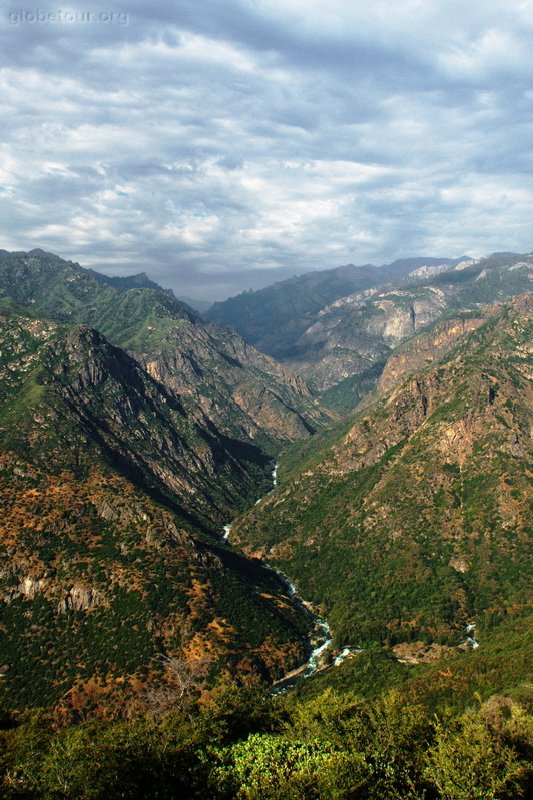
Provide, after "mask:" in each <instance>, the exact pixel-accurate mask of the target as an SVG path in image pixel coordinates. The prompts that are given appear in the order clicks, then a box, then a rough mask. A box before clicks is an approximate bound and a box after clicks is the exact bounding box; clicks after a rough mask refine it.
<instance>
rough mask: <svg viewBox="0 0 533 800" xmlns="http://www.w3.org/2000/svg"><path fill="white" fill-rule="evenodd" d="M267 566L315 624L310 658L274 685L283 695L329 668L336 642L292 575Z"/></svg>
mask: <svg viewBox="0 0 533 800" xmlns="http://www.w3.org/2000/svg"><path fill="white" fill-rule="evenodd" d="M277 485H278V464H277V462H276V463H275V464H274V468H273V470H272V489H271V491H273V490H274V489H275V488H276V486H277ZM261 500H263V498H262V497H260V498H259V499H258V500H256V502H255V505H258V504H259V503H260V502H261ZM230 533H231V524H227V525H224V527H223V529H222V540H223V541H224V542H227V541H228V537H229V535H230ZM263 566H264V568H265V569H268V570H270V571H271V572H275V573H276V575H277V576H278V578H279V579H280V580H281V582H282V583H283V584H284V586H285V588H286V590H287V594H288V596H289V597H290V598H291V600H292V601H293V602H294V603H295V604H296V605H298V606H299V607H300V608H301V609H302V611H304V612H305V613H306V614H307V615H308V616H309V617H310V618H311V619H312V620H313V623H314V626H315V627H314V631H313V633H312V634H311V636H310V645H311V647H312V650H311V653H310V655H309V658H308V659H307V661H306V662H305V663H304V664H301V665H300V666H299V667H297V668H296V669H293V670H291V671H290V672H288V673H287V674H286V675H285V676H284V677H283V678H280V679H279V680H277V681H275V683H274V684H273V694H276V695H277V694H283V693H284V692H287V691H289V689H292V688H293V687H294V686H296V684H297V683H299V682H300V681H302V680H303V679H304V678H308V677H309V676H310V675H314V674H315V672H317V671H319V670H322V669H325V668H326V666H325V665H323V664H322V656H323V654H324V653H325V652H326V650H328V649H329V648H330V647H331V646H332V644H333V639H332V638H331V630H330V627H329V623H328V621H327V620H325V619H322V617H319V616H318V615H317V614H315V613H314V611H312V609H311V608H310V606H309V603H306V602H305V601H304V600H302V599H301V597H300V596H299V594H298V590H297V588H296V586H295V585H294V583H293V582H292V581H291V580H290V578H288V577H287V576H286V575H284V574H283V572H281V571H280V570H279V569H275V567H271V566H270V565H269V564H266V563H265V562H263ZM358 652H361V648H360V647H345V648H344V649H343V650H342V651H341V652H340V653H338V654H337V656H336V657H335V659H334V660H333V662H332V664H330V665H329V666H335V667H338V666H339V665H340V664H342V662H343V661H345V660H346V659H347V658H349V657H350V656H352V655H353V654H354V653H358Z"/></svg>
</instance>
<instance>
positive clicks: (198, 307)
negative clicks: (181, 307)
mask: <svg viewBox="0 0 533 800" xmlns="http://www.w3.org/2000/svg"><path fill="white" fill-rule="evenodd" d="M179 299H180V300H181V302H182V303H186V304H187V305H188V306H190V307H191V308H194V310H195V311H198V312H199V313H200V314H205V312H206V311H207V309H208V308H211V306H212V305H213V303H210V302H209V300H197V299H196V298H195V297H187V296H183V297H180V298H179Z"/></svg>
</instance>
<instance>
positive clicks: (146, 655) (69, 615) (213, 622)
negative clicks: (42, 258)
mask: <svg viewBox="0 0 533 800" xmlns="http://www.w3.org/2000/svg"><path fill="white" fill-rule="evenodd" d="M0 453H1V455H0V496H1V504H2V517H1V520H0V539H1V545H2V546H1V549H0V553H1V556H0V559H1V561H0V606H1V611H2V613H1V620H0V624H1V626H2V630H1V632H2V636H1V638H0V664H1V665H2V670H1V671H2V689H3V697H4V703H5V705H7V706H8V707H18V708H23V707H24V706H27V705H34V706H35V705H37V706H38V705H43V704H47V705H48V704H59V705H62V706H63V707H67V708H70V709H71V710H72V711H73V713H75V712H77V711H81V710H82V709H85V710H87V709H90V708H93V709H94V708H98V707H99V706H100V705H101V704H104V705H109V704H111V705H112V704H113V702H114V703H115V704H117V703H118V705H119V706H124V707H126V706H127V705H128V703H129V704H133V706H134V705H135V703H137V704H138V707H140V708H142V707H143V703H144V702H145V701H146V698H147V697H148V694H149V687H150V686H153V685H159V686H161V685H163V686H164V685H168V686H170V687H172V681H173V680H174V679H175V677H176V676H175V675H174V673H172V672H169V671H168V670H167V669H166V668H165V664H166V663H168V662H166V661H165V659H167V658H170V659H178V660H179V661H180V663H184V664H186V663H187V664H189V665H196V666H197V667H198V669H201V670H203V673H204V677H205V676H206V675H207V676H208V678H209V680H211V682H213V681H216V680H217V679H220V677H221V676H223V675H224V674H226V675H228V676H229V675H235V674H237V675H239V674H240V675H244V674H247V673H250V672H254V671H255V672H259V673H261V674H263V675H264V676H269V677H271V678H273V677H276V676H277V675H279V674H280V673H282V672H283V671H285V670H286V669H287V668H288V667H290V666H294V665H295V664H298V663H300V662H301V661H302V659H303V657H304V654H305V652H306V647H307V635H308V632H309V627H310V622H309V619H308V617H307V616H306V615H305V614H303V613H302V611H301V609H300V608H299V607H297V606H295V605H294V604H293V603H292V601H291V599H290V597H289V596H288V594H287V588H286V586H285V585H284V584H283V583H282V582H281V581H280V580H279V579H278V578H277V576H276V575H275V574H274V573H272V572H270V571H268V570H266V569H264V568H263V567H262V566H261V565H260V564H259V563H257V562H255V561H253V560H250V559H247V558H245V557H243V556H242V555H240V554H239V553H238V552H236V551H235V550H233V549H232V548H229V547H228V546H227V545H225V544H223V543H222V541H221V537H220V535H219V531H220V530H221V528H222V524H223V522H224V521H225V520H227V519H228V518H229V517H231V516H232V515H233V514H235V511H236V510H237V509H238V508H243V507H245V506H246V505H247V504H248V505H249V504H251V503H252V502H253V500H254V499H255V497H256V495H257V492H258V491H261V490H262V489H261V487H262V486H263V487H264V488H266V487H267V486H268V487H269V486H270V485H271V481H270V479H269V477H268V476H269V474H270V472H271V464H270V456H269V455H268V454H265V453H264V452H263V451H261V450H260V449H259V448H258V447H256V446H254V445H252V444H247V443H246V442H243V441H237V440H234V439H232V438H230V437H229V436H227V435H226V434H225V433H224V432H221V431H219V430H218V429H217V428H216V426H215V425H214V424H213V422H212V421H211V420H210V419H209V418H208V417H207V416H206V415H205V414H204V413H203V411H202V410H201V409H200V408H196V409H194V408H193V407H192V406H188V407H186V405H185V404H184V402H183V400H182V398H181V397H180V395H179V394H177V393H176V392H173V391H172V390H170V389H169V388H167V387H166V386H164V385H163V384H162V383H159V382H158V381H157V380H156V379H155V378H153V377H152V376H151V375H150V374H149V373H148V372H147V371H146V370H145V369H144V368H143V367H142V366H141V365H140V364H139V362H137V361H136V360H135V359H133V358H132V357H131V356H130V355H128V353H126V352H125V351H124V350H122V349H120V348H118V347H115V346H114V345H112V344H110V343H109V342H108V341H107V340H106V339H105V338H104V337H103V336H102V335H101V334H100V333H98V332H97V331H96V330H94V329H92V328H88V327H86V326H83V325H81V326H80V325H75V324H67V323H57V322H54V321H51V320H47V319H43V318H41V317H38V316H36V314H35V312H34V310H33V309H32V310H26V309H24V308H23V307H22V306H20V304H18V303H16V302H14V301H12V300H8V299H3V300H2V301H1V302H0Z"/></svg>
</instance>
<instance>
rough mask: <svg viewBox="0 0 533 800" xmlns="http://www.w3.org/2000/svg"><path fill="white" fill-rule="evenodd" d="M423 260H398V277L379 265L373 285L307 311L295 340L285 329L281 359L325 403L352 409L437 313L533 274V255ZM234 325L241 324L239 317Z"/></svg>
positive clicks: (504, 293)
mask: <svg viewBox="0 0 533 800" xmlns="http://www.w3.org/2000/svg"><path fill="white" fill-rule="evenodd" d="M420 261H422V260H420ZM424 262H425V263H423V264H421V263H420V262H418V263H417V264H416V265H415V268H414V269H413V268H412V267H413V262H410V261H403V262H395V265H391V267H395V270H396V274H395V275H391V271H390V269H389V271H388V272H387V269H388V268H380V269H379V270H378V269H376V270H374V272H373V273H372V274H373V276H374V280H373V283H372V285H368V286H367V287H365V288H360V289H359V290H358V291H355V292H350V293H349V294H346V295H344V296H342V297H338V298H336V299H334V300H333V301H332V302H329V303H328V304H326V305H324V306H323V307H322V308H320V309H314V310H313V311H312V312H309V313H306V314H305V315H302V316H301V317H300V318H298V327H297V328H296V327H293V331H292V333H291V335H290V336H289V338H287V336H286V333H287V331H283V330H282V331H281V333H280V336H281V337H282V339H283V347H284V349H283V352H282V355H281V357H282V360H283V362H284V363H285V364H286V366H288V367H289V368H290V369H291V370H294V371H296V372H298V374H300V375H301V376H302V377H303V378H304V379H305V380H306V381H307V382H308V384H309V385H310V387H311V388H312V390H313V391H315V392H316V393H318V394H319V395H320V396H321V397H322V400H323V402H324V403H325V404H326V405H328V406H329V407H332V408H337V409H339V410H341V411H347V410H350V409H352V408H354V407H355V406H356V405H357V403H358V402H359V400H360V399H361V398H362V397H363V396H364V394H365V393H367V392H368V391H370V390H371V389H372V388H373V386H374V385H375V383H376V380H377V379H378V378H379V374H380V372H381V370H382V368H383V366H384V364H385V361H386V359H387V357H388V355H389V354H390V353H391V352H392V351H393V349H394V348H395V347H397V346H398V345H399V344H401V343H402V342H404V341H406V340H407V339H409V338H411V337H412V336H414V335H415V334H417V333H419V332H420V331H422V330H424V329H426V328H427V327H428V326H430V325H432V324H433V323H434V322H435V321H436V320H437V319H439V318H443V317H447V316H450V315H454V314H456V313H457V312H458V311H464V310H468V309H470V310H474V311H475V309H476V308H478V306H479V305H480V304H485V303H493V302H504V301H505V300H506V299H508V298H509V297H512V296H513V295H515V294H519V293H520V292H524V291H527V289H528V288H529V285H530V275H531V273H532V271H533V257H532V256H531V255H526V256H520V255H516V254H509V253H501V254H494V255H493V256H490V257H488V258H485V259H481V260H479V261H475V262H474V261H472V259H467V260H462V261H459V262H449V261H444V260H439V259H434V260H431V259H424ZM324 274H325V273H324ZM295 324H296V323H295ZM235 325H236V326H237V329H240V328H239V325H238V321H237V320H236V321H235ZM293 333H294V335H292V334H293ZM291 336H292V338H291ZM251 341H253V339H252V340H251Z"/></svg>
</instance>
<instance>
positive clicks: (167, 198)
mask: <svg viewBox="0 0 533 800" xmlns="http://www.w3.org/2000/svg"><path fill="white" fill-rule="evenodd" d="M39 8H40V9H41V14H42V13H44V11H46V13H56V12H57V11H58V9H56V8H55V7H50V8H48V7H47V8H46V9H44V11H43V9H42V8H41V7H39ZM71 12H72V14H73V15H74V16H73V17H72V19H67V18H66V16H65V12H63V19H61V20H59V19H57V18H55V19H53V20H48V18H47V20H46V21H39V20H37V19H36V20H34V21H31V19H30V18H28V16H27V15H28V13H34V16H35V13H36V9H34V10H33V11H32V10H31V9H27V10H26V11H24V10H23V9H19V10H18V11H16V12H11V13H12V14H15V13H16V14H17V15H18V16H17V17H16V18H15V17H13V16H12V17H10V16H9V12H5V15H4V18H3V19H0V45H1V48H0V96H1V97H2V124H3V138H2V143H1V144H0V218H1V219H2V220H3V223H4V224H3V226H2V228H3V229H2V241H1V243H0V246H1V247H3V248H5V249H30V248H32V247H36V246H40V247H43V248H46V249H48V250H52V251H54V252H57V253H58V254H60V255H63V256H65V257H69V258H73V259H75V260H78V261H80V262H81V263H82V264H85V265H87V266H93V267H94V268H96V269H99V268H100V269H102V270H108V271H109V272H113V273H114V274H125V273H127V272H130V271H133V270H139V269H144V270H146V271H147V272H148V273H149V274H150V275H151V276H152V277H153V278H155V279H156V280H159V281H160V282H161V283H163V284H164V285H168V286H172V287H173V288H174V289H175V290H176V291H177V292H178V293H184V294H188V295H194V294H195V293H196V294H198V295H201V296H204V297H209V298H210V299H214V298H217V297H221V296H225V295H227V294H231V293H235V292H238V291H240V290H241V289H242V288H248V286H259V285H264V284H266V283H270V282H272V281H273V280H278V279H282V278H284V277H288V276H289V275H291V274H293V273H294V272H301V271H304V270H308V269H319V268H326V267H331V266H336V265H338V264H341V263H346V262H348V261H352V262H354V263H364V262H367V261H374V262H375V263H382V262H385V261H390V260H392V259H394V258H397V257H402V256H408V255H420V254H427V255H433V254H435V255H450V256H453V255H461V254H462V253H463V252H471V253H474V254H478V253H482V252H490V251H491V250H498V249H514V250H517V251H525V250H530V249H531V247H532V241H531V239H532V237H531V230H530V221H529V220H530V208H531V204H532V200H533V190H532V189H531V170H532V156H531V154H530V142H531V122H530V120H531V105H532V100H533V92H532V91H531V89H530V86H531V78H532V77H533V76H532V70H533V61H532V60H531V59H530V58H529V57H528V55H529V42H530V41H531V33H532V27H533V11H532V10H531V7H530V4H528V3H524V2H520V0H514V2H513V1H511V2H505V3H504V2H503V0H498V2H494V3H492V4H490V6H487V5H486V4H484V3H481V2H476V0H473V2H471V3H469V4H468V5H465V4H464V3H463V2H459V1H458V0H446V1H444V0H424V2H421V1H420V0H405V2H403V3H401V4H395V3H392V2H390V0H374V2H372V3H370V2H366V0H364V2H359V3H347V2H345V0H335V2H331V3H328V4H327V7H323V4H322V3H318V2H316V0H306V2H305V3H304V2H303V0H285V2H283V3H282V2H280V0H254V2H252V1H251V0H242V1H241V2H238V1H237V0H204V2H203V3H202V4H201V6H200V5H199V4H198V3H196V2H194V0H177V1H176V0H174V2H170V0H161V2H160V3H158V4H157V7H153V6H150V5H149V4H148V2H145V1H144V2H143V0H131V2H128V3H124V2H118V3H114V4H113V7H109V8H108V9H106V10H105V14H107V15H108V16H107V17H105V19H104V18H102V17H101V16H98V15H99V14H100V15H101V14H102V13H104V6H103V5H102V4H99V3H98V4H97V3H91V2H89V3H85V4H83V6H82V5H81V4H80V5H79V6H77V7H74V6H73V7H72V9H71ZM75 12H76V13H77V16H76V14H75ZM25 14H26V17H25V16H24V15H25ZM113 15H114V16H113Z"/></svg>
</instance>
